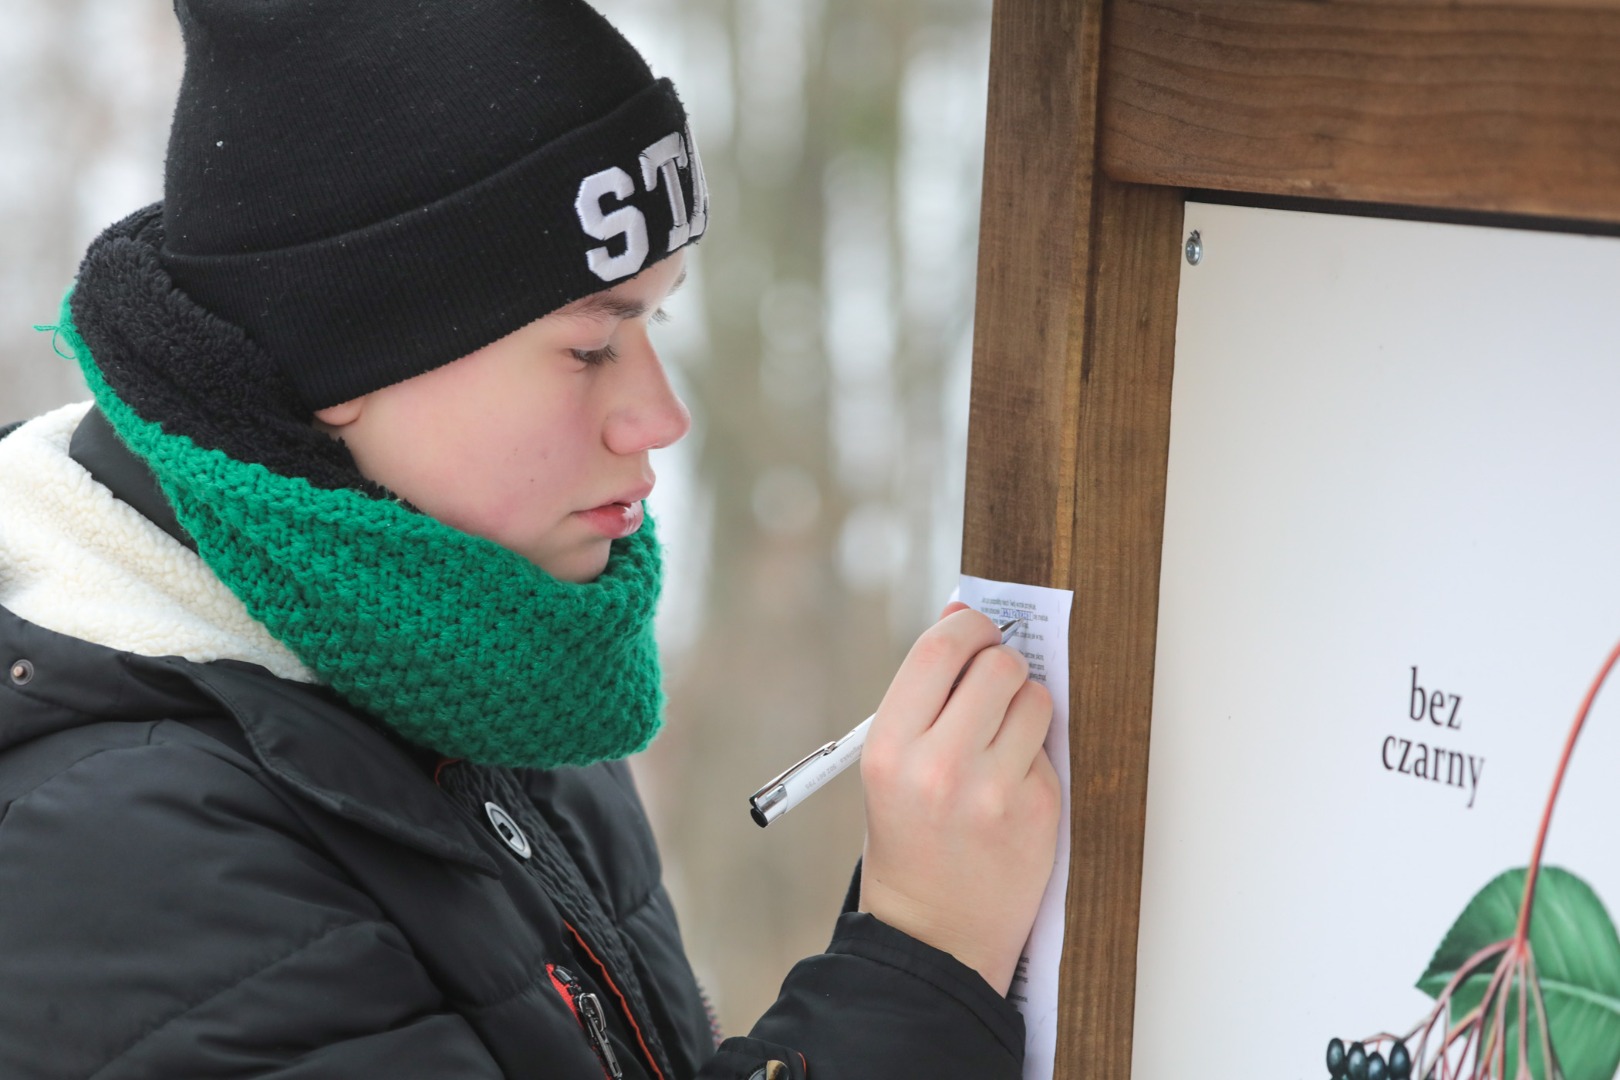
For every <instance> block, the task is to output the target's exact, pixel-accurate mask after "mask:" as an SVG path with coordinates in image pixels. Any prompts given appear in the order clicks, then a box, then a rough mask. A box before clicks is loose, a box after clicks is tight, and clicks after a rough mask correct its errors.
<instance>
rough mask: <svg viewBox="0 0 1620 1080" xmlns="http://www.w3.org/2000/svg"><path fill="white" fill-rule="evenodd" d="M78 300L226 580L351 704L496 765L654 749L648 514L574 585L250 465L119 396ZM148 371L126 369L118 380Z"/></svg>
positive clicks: (134, 429) (492, 548)
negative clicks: (596, 573) (600, 566)
mask: <svg viewBox="0 0 1620 1080" xmlns="http://www.w3.org/2000/svg"><path fill="white" fill-rule="evenodd" d="M71 295H72V294H71V292H70V296H69V298H68V299H64V300H63V303H62V315H61V325H60V327H59V328H58V330H59V333H60V335H61V337H62V340H63V341H64V342H65V343H66V344H67V346H68V347H69V348H71V349H72V351H73V354H74V356H75V357H76V358H77V360H78V361H79V364H80V366H81V367H82V369H83V371H84V377H85V379H86V381H88V383H89V384H90V390H91V392H92V394H94V396H95V399H96V402H97V404H98V405H99V406H100V407H101V409H102V411H103V412H105V413H106V415H107V418H108V420H109V421H111V423H112V426H113V428H114V430H116V431H117V432H118V434H119V436H120V437H121V438H122V439H123V440H124V442H125V443H127V444H128V446H129V447H130V449H131V450H133V451H134V452H135V453H136V454H138V455H139V456H140V457H142V458H143V459H145V460H146V462H147V463H148V464H149V465H150V466H151V468H152V470H153V472H154V473H155V474H156V476H157V479H158V482H159V484H160V486H161V487H162V489H163V492H164V494H165V495H166V496H167V497H168V500H169V502H170V503H171V504H172V505H173V507H174V511H175V515H176V517H177V518H178V519H179V521H180V524H181V525H182V526H183V527H184V528H185V530H186V531H187V532H188V533H189V534H190V535H191V537H192V538H193V539H194V540H195V541H196V544H197V550H198V553H199V554H200V555H201V556H202V558H203V559H204V561H206V562H207V564H208V565H209V567H211V568H212V569H213V571H214V573H215V574H217V575H218V576H219V578H220V579H221V580H222V581H223V582H224V583H225V584H226V585H227V586H228V587H229V588H230V589H231V591H232V592H234V593H235V594H236V595H237V596H238V597H239V598H240V599H241V600H242V602H243V603H244V604H245V605H246V606H247V609H248V611H249V612H250V613H251V614H252V615H253V617H254V618H256V619H258V620H259V621H260V622H262V623H263V624H264V625H265V627H266V628H268V629H269V631H270V633H271V634H273V635H274V636H275V637H276V638H277V639H278V640H280V641H281V642H282V643H283V644H284V645H286V646H287V648H288V649H290V650H291V651H292V652H293V654H294V655H296V656H297V657H298V658H299V659H300V660H302V661H303V662H304V664H305V665H306V666H307V667H309V668H310V669H311V670H313V671H314V672H315V673H316V674H317V675H318V676H319V677H320V678H321V679H322V681H324V682H325V683H326V684H327V685H329V686H330V687H331V688H332V689H333V690H334V691H336V692H337V693H338V694H339V695H340V696H342V697H343V698H344V699H345V700H347V701H348V702H349V703H350V704H352V705H354V706H356V707H357V708H359V709H361V710H363V711H365V712H366V713H368V714H370V715H371V716H373V717H375V718H377V719H378V720H380V721H382V722H383V723H385V724H387V725H389V726H390V727H392V728H393V729H394V730H395V731H397V732H398V733H399V734H400V735H402V736H404V737H405V738H406V739H408V740H409V741H411V742H413V743H416V744H418V745H421V746H425V747H428V748H430V749H433V750H436V751H438V752H439V753H441V754H445V755H448V756H451V757H457V758H465V759H467V760H470V761H475V762H479V763H483V764H493V765H509V766H532V767H542V768H549V767H553V766H558V765H583V764H588V763H590V762H595V761H603V760H608V759H611V758H618V757H623V756H625V755H627V754H631V753H634V752H635V751H637V750H640V749H642V748H643V747H645V746H646V745H647V743H649V742H650V741H651V740H652V738H653V736H654V734H656V732H657V730H658V726H659V722H660V715H661V711H662V697H661V690H660V679H659V669H658V659H657V651H656V646H655V643H654V640H653V627H652V616H653V610H654V607H655V605H656V602H657V596H658V588H659V575H660V569H659V555H658V544H657V541H656V539H655V538H654V535H653V529H652V520H651V518H650V517H649V518H648V519H647V521H646V524H645V525H643V527H642V529H641V531H640V532H638V533H637V534H635V535H634V536H631V537H629V538H628V539H625V540H620V541H616V542H615V543H614V544H613V548H612V554H611V555H610V557H609V561H608V566H607V570H606V571H605V572H604V573H603V574H602V576H601V577H600V578H598V579H597V580H596V581H594V582H590V583H588V584H572V583H568V582H561V581H558V580H556V579H555V578H553V577H551V576H550V575H549V574H547V573H546V572H545V571H543V570H541V569H540V568H539V567H537V566H535V565H533V564H532V563H530V562H529V561H528V560H526V559H524V558H523V557H522V556H520V555H517V554H515V553H514V552H511V551H509V550H507V549H505V548H503V547H501V546H499V545H498V544H495V543H493V542H491V541H488V540H484V539H482V538H479V537H476V536H471V535H468V534H467V533H463V532H460V531H459V530H456V529H453V528H451V527H450V526H448V525H445V524H443V523H441V522H439V521H436V520H434V519H433V518H430V517H428V516H427V515H425V514H422V513H419V512H417V511H416V510H414V509H412V508H410V507H409V506H406V505H404V504H402V503H401V502H399V501H397V500H392V499H389V498H380V497H377V496H376V495H375V494H367V493H364V492H362V491H360V490H355V489H352V488H338V489H323V488H321V487H318V486H316V485H314V484H311V483H310V482H309V481H308V480H306V479H303V478H301V477H296V476H285V475H281V474H279V473H277V472H275V471H272V470H271V469H269V468H267V467H266V466H264V465H262V464H258V463H251V462H245V461H241V460H237V459H236V458H234V457H232V456H230V455H228V454H226V453H224V452H222V451H220V450H217V449H209V448H206V447H204V446H202V445H199V443H198V442H196V441H194V440H193V439H192V438H191V437H190V436H188V435H187V434H184V433H181V432H180V431H176V430H166V428H167V427H170V426H171V425H169V424H160V423H157V422H155V421H154V420H152V419H150V418H148V417H143V416H142V415H140V414H139V413H138V412H137V411H136V410H135V408H133V407H132V406H131V405H130V404H129V403H128V402H127V401H126V400H125V397H123V396H120V394H119V393H118V392H115V391H114V389H113V387H112V385H110V383H109V377H108V373H107V372H104V370H103V366H102V365H101V364H99V363H98V362H97V359H96V358H94V357H92V356H91V352H90V349H89V347H88V346H87V345H86V344H85V340H84V338H83V337H81V336H80V333H79V328H78V327H76V326H75V324H74V318H73V312H72V310H71V303H70V299H71ZM98 340H100V339H99V338H98ZM145 362H146V361H145V360H144V359H143V360H142V363H145ZM134 367H135V365H133V364H132V363H131V360H130V358H128V357H119V358H118V362H117V365H116V368H117V371H118V376H119V378H120V379H123V380H126V381H127V380H129V379H131V378H134V377H135V376H133V375H132V374H131V373H130V372H131V371H132V370H133V369H134Z"/></svg>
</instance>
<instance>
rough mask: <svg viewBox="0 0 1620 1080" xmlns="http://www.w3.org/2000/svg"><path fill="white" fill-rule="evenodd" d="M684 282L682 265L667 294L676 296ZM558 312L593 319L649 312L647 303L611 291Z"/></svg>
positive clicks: (592, 294)
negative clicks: (619, 295) (679, 273)
mask: <svg viewBox="0 0 1620 1080" xmlns="http://www.w3.org/2000/svg"><path fill="white" fill-rule="evenodd" d="M684 284H686V268H685V267H682V268H681V276H680V277H678V278H676V279H675V284H673V285H671V286H670V287H669V292H668V294H667V295H668V296H674V295H675V292H676V290H678V289H679V288H680V287H681V286H682V285H684ZM558 314H559V315H582V316H584V317H586V318H591V319H601V318H609V319H639V318H641V317H642V316H643V315H645V314H647V305H646V304H643V303H641V302H639V301H636V300H625V299H623V298H622V297H618V296H614V295H613V294H612V293H610V292H599V293H591V295H589V296H582V297H580V298H579V299H578V300H575V301H574V302H573V303H572V304H568V305H565V306H564V307H562V308H561V309H559V311H558Z"/></svg>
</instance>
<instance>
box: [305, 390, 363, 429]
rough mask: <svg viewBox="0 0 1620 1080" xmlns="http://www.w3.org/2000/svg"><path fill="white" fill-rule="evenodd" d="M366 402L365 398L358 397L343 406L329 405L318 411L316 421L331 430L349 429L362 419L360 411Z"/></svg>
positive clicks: (316, 411)
mask: <svg viewBox="0 0 1620 1080" xmlns="http://www.w3.org/2000/svg"><path fill="white" fill-rule="evenodd" d="M365 400H366V399H365V398H364V397H357V398H355V399H353V400H352V401H345V402H343V404H341V405H328V406H327V407H326V408H324V409H316V410H315V419H316V420H318V421H320V422H321V423H322V424H323V425H324V426H326V427H329V428H340V427H348V426H349V425H350V424H352V423H354V422H355V421H356V420H358V419H360V411H361V409H362V407H363V406H364V405H365Z"/></svg>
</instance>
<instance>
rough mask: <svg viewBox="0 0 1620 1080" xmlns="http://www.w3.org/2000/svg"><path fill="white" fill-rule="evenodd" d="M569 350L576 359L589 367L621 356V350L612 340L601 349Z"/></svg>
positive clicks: (610, 361) (609, 361) (606, 362)
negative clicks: (614, 345)
mask: <svg viewBox="0 0 1620 1080" xmlns="http://www.w3.org/2000/svg"><path fill="white" fill-rule="evenodd" d="M568 351H569V352H570V353H572V354H573V357H574V359H575V360H578V361H579V362H580V363H582V364H584V365H586V366H587V367H595V366H596V365H598V364H608V363H612V362H613V361H614V360H617V359H618V358H619V350H617V349H615V348H614V347H613V343H612V342H611V341H610V342H608V343H607V344H606V345H604V346H602V347H601V348H600V349H569V350H568Z"/></svg>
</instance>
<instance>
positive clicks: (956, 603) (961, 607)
mask: <svg viewBox="0 0 1620 1080" xmlns="http://www.w3.org/2000/svg"><path fill="white" fill-rule="evenodd" d="M967 609H968V605H966V604H964V603H962V601H960V600H952V601H951V602H950V603H948V604H946V605H945V610H944V611H942V612H940V613H939V617H940V618H941V619H944V618H947V617H948V616H951V615H955V614H956V613H957V612H958V611H966V610H967Z"/></svg>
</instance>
